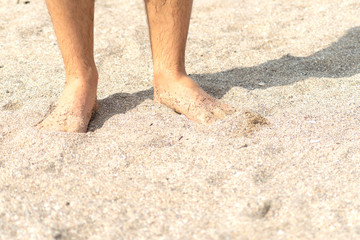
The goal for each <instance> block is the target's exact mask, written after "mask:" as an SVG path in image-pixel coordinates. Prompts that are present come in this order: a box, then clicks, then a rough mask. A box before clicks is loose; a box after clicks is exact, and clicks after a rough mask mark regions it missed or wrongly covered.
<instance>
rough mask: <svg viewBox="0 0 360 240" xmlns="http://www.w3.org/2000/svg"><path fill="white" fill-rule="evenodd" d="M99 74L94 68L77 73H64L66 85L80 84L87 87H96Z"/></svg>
mask: <svg viewBox="0 0 360 240" xmlns="http://www.w3.org/2000/svg"><path fill="white" fill-rule="evenodd" d="M98 79H99V75H98V72H97V70H96V68H95V69H89V70H88V71H81V72H80V71H79V72H77V73H72V74H68V73H67V74H66V81H65V84H66V85H78V84H79V85H82V86H88V87H95V88H97V84H98Z"/></svg>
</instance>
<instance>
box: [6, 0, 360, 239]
mask: <svg viewBox="0 0 360 240" xmlns="http://www.w3.org/2000/svg"><path fill="white" fill-rule="evenodd" d="M96 5H97V9H96V45H95V53H96V62H97V65H98V67H99V72H100V79H101V80H100V85H99V98H100V99H101V100H100V107H101V109H100V111H99V113H98V114H97V116H96V117H95V119H94V120H93V121H92V122H91V124H90V131H89V132H88V133H87V134H65V133H52V132H46V131H43V132H39V131H38V130H37V129H36V128H34V127H33V126H34V125H35V124H36V123H37V122H38V121H40V120H41V119H43V117H44V116H45V115H46V114H47V112H48V111H49V109H50V108H51V106H52V105H54V104H56V101H57V99H58V98H59V95H60V93H61V90H62V88H63V82H64V77H63V64H62V60H61V58H60V52H59V50H58V46H57V44H56V39H55V37H54V32H53V29H52V26H51V22H50V20H49V17H48V14H47V11H46V7H45V4H44V2H43V1H32V0H31V1H30V4H24V1H23V0H21V1H20V3H19V4H16V1H15V0H0V96H1V97H0V142H1V145H0V154H1V157H0V171H1V172H0V239H1V240H3V239H6V240H8V239H22V240H24V239H27V240H32V239H56V240H60V239H61V240H63V239H360V194H359V192H360V187H359V184H360V139H359V137H360V130H359V125H360V105H359V103H360V82H359V77H360V18H359V14H360V3H359V1H357V0H344V1H338V0H332V1H331V0H315V1H314V0H311V1H310V0H307V1H303V0H297V1H287V0H273V1H265V0H261V1H260V0H258V1H254V0H241V1H240V0H233V1H231V0H222V1H216V0H197V1H195V4H194V9H193V15H192V23H191V27H190V33H189V41H188V48H187V67H188V72H189V73H190V74H191V75H192V76H193V77H194V78H195V79H196V80H197V81H198V82H199V83H200V84H201V85H202V86H203V87H204V88H205V89H206V90H207V91H209V92H211V93H212V94H213V95H215V96H216V97H218V98H221V99H222V100H223V101H225V102H228V103H230V104H232V105H233V106H235V107H236V108H237V109H239V111H238V113H237V114H235V115H234V116H232V117H230V118H228V119H226V120H224V121H221V122H218V123H217V124H214V125H213V126H201V125H198V124H196V123H193V122H189V121H188V120H187V119H186V118H185V117H184V116H181V115H178V114H175V113H174V112H172V111H171V110H169V109H168V108H166V107H164V106H161V105H159V104H156V103H154V102H153V101H152V100H151V98H152V88H151V87H152V84H151V73H152V66H151V54H150V46H149V41H148V33H147V25H146V18H145V15H144V9H143V8H144V7H143V2H142V1H141V0H136V1H134V0H133V1H125V0H102V1H97V3H96ZM241 109H249V110H252V111H254V112H258V113H259V114H261V116H263V117H264V118H266V119H267V121H268V122H269V123H270V124H268V125H265V124H264V123H265V122H266V121H265V119H261V118H259V117H258V118H256V117H253V118H251V116H250V118H249V116H248V117H244V111H243V110H241Z"/></svg>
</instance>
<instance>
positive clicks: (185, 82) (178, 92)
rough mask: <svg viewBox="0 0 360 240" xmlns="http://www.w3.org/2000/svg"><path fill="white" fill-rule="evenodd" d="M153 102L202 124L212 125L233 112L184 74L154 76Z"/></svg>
mask: <svg viewBox="0 0 360 240" xmlns="http://www.w3.org/2000/svg"><path fill="white" fill-rule="evenodd" d="M154 100H155V101H157V102H160V103H162V104H165V105H166V106H168V107H170V108H171V109H173V110H174V111H175V112H178V113H182V114H184V115H185V116H186V117H188V118H189V119H190V120H194V121H197V122H200V123H204V124H211V123H214V122H215V121H217V120H219V119H223V118H225V117H226V116H227V115H230V114H233V113H234V112H235V109H234V108H233V107H231V106H230V105H227V104H225V103H222V102H220V101H219V100H217V99H215V98H214V97H212V96H210V95H209V94H207V93H206V92H205V91H204V90H203V89H202V88H201V87H200V86H199V85H198V84H196V83H195V81H194V80H192V79H191V78H189V77H188V76H186V75H184V74H181V75H178V76H174V75H172V76H164V75H162V76H156V77H155V78H154Z"/></svg>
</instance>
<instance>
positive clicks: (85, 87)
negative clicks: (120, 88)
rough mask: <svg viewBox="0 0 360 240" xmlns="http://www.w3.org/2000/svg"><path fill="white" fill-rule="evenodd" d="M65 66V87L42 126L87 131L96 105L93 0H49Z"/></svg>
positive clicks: (49, 7)
mask: <svg viewBox="0 0 360 240" xmlns="http://www.w3.org/2000/svg"><path fill="white" fill-rule="evenodd" d="M46 4H47V6H48V10H49V13H50V16H51V19H52V22H53V25H54V29H55V33H56V36H57V40H58V43H59V47H60V50H61V54H62V57H63V60H64V65H65V75H66V82H65V89H64V91H63V94H62V96H61V97H60V100H59V102H58V104H57V106H56V108H55V110H54V111H53V112H52V113H51V114H50V115H49V116H48V117H47V118H46V119H45V120H43V121H42V122H41V123H40V124H39V128H43V129H51V130H57V131H66V132H86V130H87V126H88V123H89V121H90V118H91V114H92V112H93V111H94V110H95V109H96V107H97V100H96V89H97V81H98V74H97V70H96V66H95V62H94V57H93V26H94V0H76V1H73V0H46Z"/></svg>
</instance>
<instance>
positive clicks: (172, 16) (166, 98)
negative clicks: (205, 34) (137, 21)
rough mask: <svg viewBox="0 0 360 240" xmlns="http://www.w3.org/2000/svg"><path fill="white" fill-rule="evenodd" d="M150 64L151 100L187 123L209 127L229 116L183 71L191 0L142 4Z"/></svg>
mask: <svg viewBox="0 0 360 240" xmlns="http://www.w3.org/2000/svg"><path fill="white" fill-rule="evenodd" d="M145 6H146V11H147V16H148V23H149V32H150V39H151V47H152V55H153V62H154V99H155V100H156V101H158V102H161V103H163V104H165V105H167V106H169V107H170V108H172V109H174V110H175V111H176V112H179V113H182V114H184V115H186V116H187V117H188V118H189V119H191V120H195V121H198V122H202V123H212V122H214V121H216V120H217V119H219V118H224V117H225V116H226V115H228V114H231V113H233V111H234V110H233V108H232V107H231V106H229V105H226V104H224V103H221V102H220V101H218V100H216V99H215V98H213V97H211V96H210V95H208V94H207V93H206V92H205V91H204V90H203V89H201V88H200V86H199V85H197V84H196V83H195V82H194V81H193V80H192V79H191V78H189V77H188V76H187V74H186V71H185V46H186V40H187V34H188V29H189V23H190V15H191V8H192V0H145Z"/></svg>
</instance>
